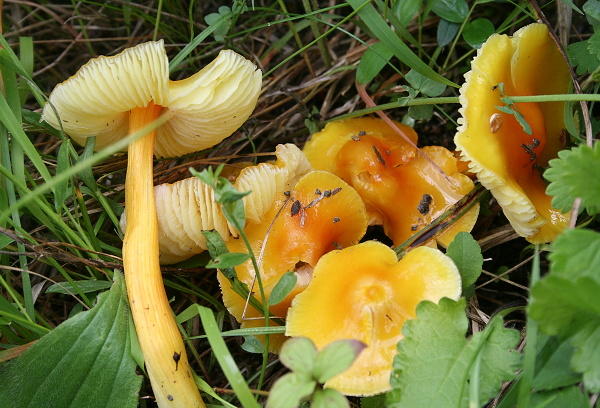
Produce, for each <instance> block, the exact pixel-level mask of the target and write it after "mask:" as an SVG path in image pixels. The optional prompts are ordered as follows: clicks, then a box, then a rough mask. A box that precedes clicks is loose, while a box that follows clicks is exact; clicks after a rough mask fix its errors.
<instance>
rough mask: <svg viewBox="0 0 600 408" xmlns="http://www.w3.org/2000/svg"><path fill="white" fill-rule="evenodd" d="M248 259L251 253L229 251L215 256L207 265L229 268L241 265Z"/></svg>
mask: <svg viewBox="0 0 600 408" xmlns="http://www.w3.org/2000/svg"><path fill="white" fill-rule="evenodd" d="M248 259H250V255H248V254H247V253H245V252H228V253H225V254H221V255H218V256H216V257H214V258H213V259H212V261H209V262H208V263H207V264H206V267H207V268H219V269H228V268H233V267H234V266H238V265H241V264H243V263H244V262H246V261H247V260H248Z"/></svg>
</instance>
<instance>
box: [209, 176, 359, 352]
mask: <svg viewBox="0 0 600 408" xmlns="http://www.w3.org/2000/svg"><path fill="white" fill-rule="evenodd" d="M288 193H289V194H287V195H286V194H284V192H281V193H280V194H279V196H278V197H276V198H275V200H274V201H273V203H272V205H271V207H270V209H269V211H267V213H266V214H265V215H264V217H263V219H262V221H261V222H258V223H256V222H249V223H248V224H247V225H246V227H245V228H244V232H245V234H246V236H247V237H248V240H249V241H250V243H251V245H252V248H253V250H254V253H255V254H256V256H257V260H258V263H259V268H260V273H261V279H262V283H263V287H264V289H265V293H266V296H267V298H268V296H269V294H270V293H271V290H272V289H273V287H274V285H275V284H276V283H277V282H278V281H279V279H280V278H281V276H283V274H285V273H286V272H288V271H294V272H295V273H296V275H297V278H298V280H297V283H296V287H295V288H294V290H293V291H292V292H291V293H290V294H289V295H288V296H287V297H286V298H285V299H284V300H283V301H282V302H280V303H278V304H277V305H274V306H272V307H271V308H270V310H271V312H272V313H273V314H274V315H276V316H279V317H282V318H285V316H286V314H287V309H288V307H289V305H290V303H291V300H292V299H293V297H294V296H295V295H296V294H297V293H299V292H301V291H302V290H304V288H305V287H306V285H307V284H308V282H310V279H311V277H312V269H313V267H314V266H315V265H316V263H317V261H318V260H319V258H321V256H323V255H324V254H325V253H327V252H330V251H332V250H334V249H336V248H339V247H345V246H350V245H354V244H356V243H357V242H358V241H359V240H360V239H361V238H362V237H363V235H364V234H365V232H366V229H367V218H366V211H365V207H364V203H363V202H362V200H361V199H360V196H359V195H358V193H356V191H355V190H354V189H353V188H352V187H350V186H349V185H348V184H346V183H345V182H344V181H342V180H341V179H340V178H339V177H337V176H335V175H334V174H331V173H328V172H325V171H313V172H310V173H308V174H306V175H305V176H303V177H302V178H301V179H300V180H299V181H298V183H297V184H296V185H295V187H294V188H293V190H291V191H289V192H288ZM227 247H228V249H229V250H230V251H231V252H245V251H246V248H245V246H244V244H243V242H241V240H230V241H229V242H228V243H227ZM236 272H237V276H238V278H239V279H240V280H241V281H242V282H244V283H245V284H246V285H248V286H249V287H251V286H252V284H253V280H254V277H255V272H254V268H253V267H252V264H251V262H250V261H248V262H246V263H244V264H243V265H240V266H238V267H236ZM218 279H219V282H220V284H221V290H222V292H223V301H224V303H225V306H226V307H227V309H228V310H229V312H230V313H231V314H232V315H233V316H235V317H236V319H238V321H241V322H242V327H252V326H257V325H258V326H262V325H264V321H263V320H261V319H257V320H242V314H243V311H244V308H245V306H246V299H244V298H242V297H241V296H240V295H238V294H237V293H235V292H234V291H233V290H232V289H231V287H230V285H229V282H228V281H227V279H226V278H225V277H224V276H223V274H221V273H219V275H218ZM251 289H252V290H253V291H254V292H255V293H256V292H257V290H258V288H257V286H256V285H254V287H253V288H251ZM259 300H260V299H259ZM259 316H260V314H259V312H258V311H256V310H254V309H253V308H251V307H248V308H247V310H246V315H245V316H244V317H245V318H253V317H259ZM271 339H272V341H271V350H272V351H278V350H279V348H280V346H281V344H282V343H283V341H284V340H285V338H284V336H279V338H278V337H277V336H271Z"/></svg>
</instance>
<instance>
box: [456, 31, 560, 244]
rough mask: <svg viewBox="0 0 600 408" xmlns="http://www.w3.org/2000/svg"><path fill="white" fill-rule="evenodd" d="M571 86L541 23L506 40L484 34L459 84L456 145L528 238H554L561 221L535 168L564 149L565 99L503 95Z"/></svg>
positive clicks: (557, 90)
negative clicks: (523, 98) (521, 99)
mask: <svg viewBox="0 0 600 408" xmlns="http://www.w3.org/2000/svg"><path fill="white" fill-rule="evenodd" d="M569 84H570V75H569V69H568V66H567V64H566V62H565V61H564V59H563V57H562V55H561V54H560V52H559V50H558V48H557V47H556V45H555V44H554V42H553V41H552V39H551V38H550V36H549V35H548V29H547V28H546V26H545V25H544V24H537V23H536V24H530V25H528V26H526V27H523V28H522V29H520V30H519V31H517V32H516V33H515V34H514V36H513V37H512V38H511V37H508V36H507V35H499V34H494V35H492V36H490V38H489V39H488V40H487V41H486V42H485V43H484V44H483V46H482V47H481V49H479V50H478V53H477V56H476V57H475V59H473V61H472V63H471V71H469V72H467V74H465V83H464V85H463V86H462V87H461V89H460V102H461V105H462V107H461V109H460V113H461V115H462V118H459V119H458V121H459V123H460V124H461V126H460V127H459V129H458V132H457V134H456V136H455V138H454V142H455V144H456V146H457V149H458V150H459V151H460V152H461V154H462V156H463V158H464V159H465V160H468V161H469V163H470V164H469V166H470V169H471V170H472V171H473V172H475V173H476V174H477V177H478V178H479V180H480V181H481V184H483V185H484V186H485V187H486V188H487V189H489V190H490V191H491V192H492V194H493V195H494V197H495V198H496V200H497V201H498V203H499V204H500V205H501V206H502V209H503V210H504V214H505V215H506V217H507V218H508V220H509V221H510V223H511V224H512V226H513V228H514V229H515V231H516V232H517V233H518V234H519V235H521V236H523V237H525V238H526V239H527V240H528V241H530V242H532V243H542V242H549V241H552V240H554V238H556V236H557V235H558V234H559V233H560V232H561V231H562V230H563V229H564V228H565V227H566V225H567V217H566V216H565V215H564V214H562V213H561V212H560V211H557V210H555V209H554V208H552V206H551V204H550V201H551V198H550V197H549V196H547V195H546V192H545V191H546V184H545V182H544V181H543V179H542V177H541V173H540V171H541V168H543V167H545V166H547V164H548V160H550V159H552V158H554V157H556V156H557V154H558V151H559V150H561V149H562V147H563V145H562V143H563V141H562V139H564V136H563V135H564V134H565V133H564V132H565V130H564V129H565V122H564V102H544V103H533V102H528V103H512V102H511V101H510V100H507V99H504V98H505V97H507V96H522V95H544V94H563V93H567V92H568V90H569ZM503 99H504V100H503Z"/></svg>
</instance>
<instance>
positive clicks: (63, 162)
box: [54, 143, 72, 214]
mask: <svg viewBox="0 0 600 408" xmlns="http://www.w3.org/2000/svg"><path fill="white" fill-rule="evenodd" d="M69 147H70V145H69V143H61V145H60V147H59V148H58V155H57V156H56V174H60V173H62V172H63V171H65V170H67V169H68V168H70V167H71V161H70V160H69ZM71 180H72V178H71V177H69V178H68V179H65V180H64V181H62V182H61V183H58V184H57V185H56V189H55V190H54V191H55V193H54V208H55V209H56V211H57V212H58V213H59V214H60V213H62V206H63V205H64V203H65V199H66V198H67V196H71V195H72V192H71V191H70V189H69V187H70V184H71Z"/></svg>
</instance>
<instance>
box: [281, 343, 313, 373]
mask: <svg viewBox="0 0 600 408" xmlns="http://www.w3.org/2000/svg"><path fill="white" fill-rule="evenodd" d="M316 359H317V348H316V347H315V345H314V343H313V342H312V341H311V340H309V339H307V338H305V337H293V338H291V339H289V340H288V341H286V342H285V343H283V346H282V347H281V352H280V353H279V360H280V361H281V364H283V365H284V366H286V367H287V368H289V369H290V370H292V371H294V372H295V373H297V374H299V375H304V376H307V377H311V378H312V373H313V370H314V367H315V361H316Z"/></svg>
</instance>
